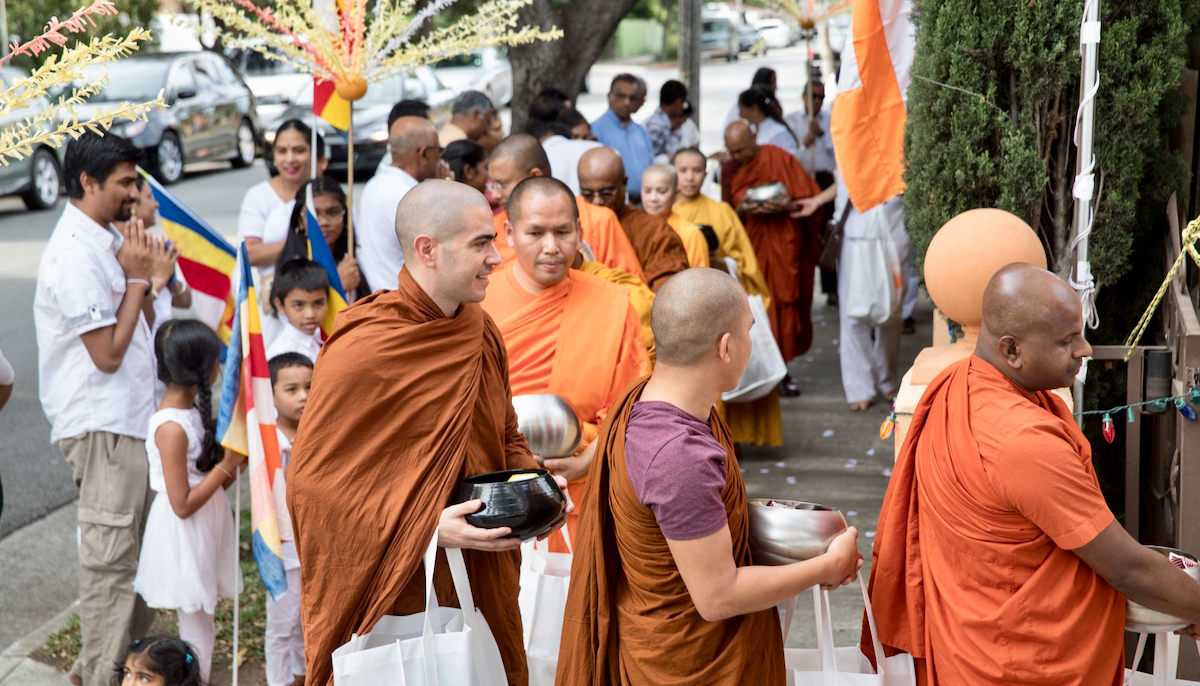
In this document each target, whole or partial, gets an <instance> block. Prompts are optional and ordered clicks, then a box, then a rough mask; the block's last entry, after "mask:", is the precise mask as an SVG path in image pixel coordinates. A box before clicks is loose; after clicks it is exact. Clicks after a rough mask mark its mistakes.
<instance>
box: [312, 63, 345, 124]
mask: <svg viewBox="0 0 1200 686" xmlns="http://www.w3.org/2000/svg"><path fill="white" fill-rule="evenodd" d="M313 114H315V115H317V116H318V117H320V118H322V119H324V120H325V121H327V122H329V125H330V126H332V127H334V128H336V129H339V130H341V131H347V130H349V129H350V103H349V101H347V100H343V99H342V96H340V95H338V94H337V91H336V90H334V86H333V82H332V81H326V80H324V79H319V78H316V77H315V76H314V77H313Z"/></svg>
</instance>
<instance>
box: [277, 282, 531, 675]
mask: <svg viewBox="0 0 1200 686" xmlns="http://www.w3.org/2000/svg"><path fill="white" fill-rule="evenodd" d="M318 359H319V361H320V364H318V365H317V367H316V369H315V371H314V374H313V381H312V392H311V394H310V395H309V398H308V405H307V407H305V410H304V421H303V422H302V423H301V426H300V430H299V432H298V433H297V434H296V440H295V443H294V446H293V448H292V462H291V466H290V472H289V474H288V491H287V504H288V510H289V511H290V512H291V515H292V525H293V529H294V530H295V540H296V548H297V550H298V551H299V554H300V579H301V589H300V594H301V595H300V607H301V617H302V618H303V625H304V647H305V653H306V656H307V661H308V680H307V683H309V684H311V685H312V686H328V685H329V684H331V683H332V682H333V679H332V672H331V670H332V661H331V655H332V653H333V651H334V650H335V649H336V648H338V647H339V646H341V645H342V644H344V643H345V642H346V641H348V640H350V637H351V635H352V634H354V633H359V634H362V633H365V632H367V631H370V630H371V628H372V627H373V626H374V625H375V623H376V622H377V621H379V619H380V618H381V617H383V616H384V615H408V614H415V613H417V612H421V611H422V610H423V609H424V598H425V589H424V583H425V582H424V574H423V573H422V572H421V570H422V568H423V565H422V561H421V557H422V555H423V554H424V552H425V547H426V546H427V545H428V543H429V540H430V538H431V537H432V536H433V532H434V530H435V529H436V528H437V525H438V519H439V517H440V516H441V513H442V509H443V508H445V507H447V506H448V505H450V504H451V503H452V501H453V498H454V496H455V493H456V491H457V488H458V483H459V481H460V480H462V479H463V478H464V477H466V476H470V475H473V474H482V473H485V472H492V471H498V470H502V469H528V468H531V467H535V466H536V464H535V463H534V460H533V458H532V456H531V455H530V453H529V446H528V445H527V444H526V442H525V439H524V438H523V437H522V436H521V434H520V433H519V432H518V431H517V418H516V414H515V413H514V412H513V409H512V401H511V394H510V393H509V387H508V378H507V375H506V372H507V369H508V359H507V354H506V353H505V350H504V343H503V340H502V339H501V336H500V331H499V329H498V328H497V327H496V325H495V324H494V323H493V322H492V320H491V319H490V318H488V316H487V315H486V314H484V311H483V308H482V307H480V306H479V305H475V304H468V305H463V306H462V307H461V308H460V309H459V311H458V314H457V316H455V317H453V318H449V317H446V316H445V315H444V314H443V313H442V311H441V310H440V309H439V308H438V306H437V305H436V304H435V303H434V302H433V300H432V299H430V298H429V296H428V295H427V294H426V293H425V292H424V291H423V290H422V289H421V287H420V286H419V285H418V284H417V282H416V281H414V280H413V278H412V276H411V274H410V273H409V272H408V270H407V269H404V270H402V271H401V272H400V283H399V287H398V288H397V289H396V290H395V291H377V292H375V293H373V294H371V295H369V296H367V297H366V298H363V299H362V300H359V301H358V302H357V303H355V304H354V305H352V306H351V307H349V308H348V309H346V310H344V311H343V312H342V313H341V314H339V315H338V322H337V329H336V330H335V331H334V333H333V336H331V337H330V339H329V341H328V342H326V343H325V345H324V347H322V348H321V355H320V357H319V358H318ZM464 554H465V558H466V564H467V574H468V577H469V578H470V581H471V590H472V592H473V593H474V596H475V601H476V603H477V604H478V606H479V609H480V610H481V611H482V612H483V615H484V617H485V618H486V619H487V621H488V625H489V626H490V627H491V630H492V632H493V633H494V634H495V635H496V640H497V641H498V642H499V644H500V651H501V654H502V656H503V658H504V665H505V668H506V671H507V673H508V679H509V681H510V683H513V684H525V683H526V682H527V680H528V668H527V666H526V662H525V651H524V648H523V646H522V640H521V635H522V630H521V616H520V613H519V611H518V609H517V592H518V589H519V565H520V557H521V556H520V552H519V551H515V550H514V551H507V552H502V553H494V552H481V551H474V550H467V551H464ZM438 567H439V569H438V571H437V572H436V573H435V582H436V586H437V591H438V596H439V598H441V599H442V600H443V604H444V605H445V604H456V603H457V600H456V599H455V597H454V592H453V585H452V584H451V581H450V575H449V573H448V570H447V569H446V568H445V557H444V556H443V555H441V554H440V553H439V564H438Z"/></svg>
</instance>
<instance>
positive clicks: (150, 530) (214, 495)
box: [133, 319, 245, 681]
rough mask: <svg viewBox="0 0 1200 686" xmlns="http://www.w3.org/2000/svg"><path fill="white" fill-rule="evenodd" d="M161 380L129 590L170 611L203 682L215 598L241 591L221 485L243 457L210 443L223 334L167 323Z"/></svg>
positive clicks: (160, 342)
mask: <svg viewBox="0 0 1200 686" xmlns="http://www.w3.org/2000/svg"><path fill="white" fill-rule="evenodd" d="M154 350H155V353H156V354H157V357H158V378H159V379H161V380H162V382H163V383H165V384H167V392H166V394H165V395H164V396H163V400H162V403H161V404H160V405H159V408H158V412H155V413H154V414H153V415H151V417H150V428H149V430H148V431H147V434H146V435H147V436H148V437H149V439H150V440H147V441H146V457H147V458H148V459H149V460H150V487H151V488H152V489H154V491H155V492H156V493H157V495H156V496H155V498H154V503H153V504H152V505H151V506H150V514H149V515H148V516H147V519H146V532H145V534H144V535H143V538H142V554H141V558H140V559H139V560H138V570H137V576H136V577H135V578H134V581H133V588H134V590H135V591H137V592H138V594H140V595H141V596H142V598H143V599H144V600H145V601H146V604H147V605H149V606H150V607H154V608H160V609H168V610H175V612H176V614H177V615H178V618H179V635H180V636H181V637H182V638H183V639H184V640H186V641H188V642H189V643H191V644H192V645H193V646H195V647H196V655H197V659H198V660H199V662H200V674H201V676H202V678H203V679H204V680H205V681H207V680H208V670H209V666H210V664H211V662H212V650H213V642H214V641H215V639H216V628H215V626H214V624H213V613H214V612H215V611H216V607H217V598H218V597H219V596H223V597H232V596H233V594H234V593H238V592H240V591H241V583H242V577H241V573H240V572H239V571H238V567H237V564H238V563H237V533H236V532H235V531H234V528H233V515H232V513H231V512H230V508H229V500H228V499H227V498H226V497H225V488H227V487H228V486H230V485H231V484H232V483H233V481H234V473H235V471H236V470H237V468H238V467H239V466H240V465H241V464H242V462H243V461H244V460H245V458H244V457H242V456H241V455H238V454H236V453H233V452H232V451H229V452H226V453H224V456H223V452H222V449H221V447H220V445H218V444H217V441H216V438H215V436H214V433H215V428H216V427H215V422H214V421H213V414H212V390H211V386H212V384H213V382H214V381H216V378H217V370H218V361H219V357H220V354H221V340H220V339H219V338H217V335H216V334H215V333H213V330H212V329H210V328H209V327H208V326H207V325H205V324H204V323H203V322H200V321H197V320H194V319H183V320H179V319H176V320H172V321H169V322H167V323H165V324H163V326H162V327H161V328H160V329H159V330H158V335H156V336H155V338H154Z"/></svg>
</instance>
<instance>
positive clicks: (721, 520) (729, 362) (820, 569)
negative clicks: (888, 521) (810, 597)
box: [557, 268, 862, 686]
mask: <svg viewBox="0 0 1200 686" xmlns="http://www.w3.org/2000/svg"><path fill="white" fill-rule="evenodd" d="M753 319H754V318H753V316H752V315H751V313H750V307H749V305H747V302H746V293H745V291H743V290H742V288H741V286H740V285H738V282H737V281H736V280H735V279H734V278H733V277H732V276H730V275H728V274H725V273H723V272H720V271H717V270H715V269H705V268H696V269H688V270H686V271H683V272H680V273H679V274H676V275H675V276H673V277H671V278H670V279H669V280H668V281H667V283H666V284H665V285H664V286H663V287H662V288H661V289H660V290H659V292H658V294H657V296H656V297H655V299H654V311H653V314H652V315H651V320H652V326H653V327H654V336H655V341H656V344H657V346H658V364H657V366H656V367H655V369H654V373H653V374H652V375H651V376H650V377H648V378H647V379H644V380H642V381H640V382H638V383H636V384H634V385H633V386H631V387H630V388H629V389H628V390H626V391H625V393H624V394H622V396H621V398H620V399H619V400H618V401H617V402H616V403H615V404H613V406H612V408H611V409H610V410H609V414H608V418H607V419H605V421H604V426H603V428H602V429H601V431H600V439H599V445H598V447H597V449H596V458H595V460H594V461H593V462H592V470H591V472H590V473H589V474H588V485H587V490H586V492H585V495H584V500H583V502H584V503H585V506H584V507H583V508H582V510H581V522H580V526H579V535H578V542H577V545H576V547H575V558H574V560H573V562H572V567H571V586H570V590H569V591H568V595H567V608H566V619H565V622H564V624H563V633H562V645H561V647H560V650H559V665H558V679H557V684H558V686H585V685H587V686H609V685H616V684H621V685H628V686H633V685H637V686H643V685H646V684H654V685H661V686H668V685H669V686H742V685H748V684H755V685H756V686H758V685H766V686H782V684H784V683H785V682H786V677H785V670H784V661H783V637H782V634H781V632H780V629H779V616H778V614H777V613H776V611H775V606H776V605H778V604H779V603H781V602H784V601H786V600H788V599H789V598H792V597H794V596H796V595H797V594H799V593H800V592H802V591H804V590H805V589H806V588H809V587H811V586H814V585H816V584H823V585H827V586H836V585H838V584H842V583H849V582H851V581H853V580H854V579H855V578H856V577H857V570H858V568H859V566H861V565H862V557H861V556H860V555H859V554H858V548H857V547H856V544H855V541H856V539H857V536H858V533H857V532H856V531H855V530H854V528H853V527H851V528H850V529H848V530H847V531H846V532H845V533H843V534H842V535H840V536H838V537H837V538H836V539H834V541H833V542H832V543H831V544H830V546H829V549H828V551H827V552H826V553H825V554H823V555H821V556H819V557H816V558H813V559H811V560H807V561H805V562H796V563H793V564H790V565H784V566H780V567H763V566H755V565H754V564H753V560H752V559H751V554H750V540H749V534H750V532H749V526H748V522H747V519H748V510H747V504H746V487H745V484H744V483H743V481H742V476H741V472H740V471H739V469H738V462H737V458H736V457H735V456H734V452H733V443H732V442H731V441H730V437H729V430H728V429H727V428H726V426H725V423H724V422H723V421H722V420H721V418H720V417H719V416H718V415H717V414H716V413H714V412H713V404H714V403H715V402H716V401H717V400H718V399H719V398H720V397H721V392H722V391H725V390H729V389H732V388H734V387H736V386H737V383H738V379H739V378H740V377H741V375H742V372H743V371H744V370H745V367H746V363H747V361H748V360H749V359H750V348H751V343H750V327H751V325H752V324H753Z"/></svg>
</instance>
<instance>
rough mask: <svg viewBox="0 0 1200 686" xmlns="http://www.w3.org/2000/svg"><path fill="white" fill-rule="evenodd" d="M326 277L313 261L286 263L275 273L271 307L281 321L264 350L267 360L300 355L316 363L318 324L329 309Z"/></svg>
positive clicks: (320, 341)
mask: <svg viewBox="0 0 1200 686" xmlns="http://www.w3.org/2000/svg"><path fill="white" fill-rule="evenodd" d="M328 292H329V275H328V274H326V273H325V270H324V269H323V268H322V267H321V265H319V264H317V263H316V262H313V261H312V260H305V259H296V260H289V261H288V262H285V263H284V264H282V265H280V267H279V268H278V269H277V270H276V272H275V281H274V283H272V284H271V305H272V307H274V308H275V313H276V315H278V316H279V318H280V319H282V320H284V321H283V322H281V323H282V326H280V327H279V333H278V334H277V335H276V336H275V339H274V340H273V341H271V344H270V345H268V346H267V359H268V360H270V359H272V358H274V357H275V356H277V355H282V354H283V353H300V354H302V355H305V356H307V357H308V359H310V360H312V361H313V362H316V360H317V353H319V352H320V351H321V343H322V340H321V323H322V322H324V321H325V312H326V310H327V309H328V307H329V302H328Z"/></svg>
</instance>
